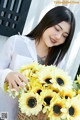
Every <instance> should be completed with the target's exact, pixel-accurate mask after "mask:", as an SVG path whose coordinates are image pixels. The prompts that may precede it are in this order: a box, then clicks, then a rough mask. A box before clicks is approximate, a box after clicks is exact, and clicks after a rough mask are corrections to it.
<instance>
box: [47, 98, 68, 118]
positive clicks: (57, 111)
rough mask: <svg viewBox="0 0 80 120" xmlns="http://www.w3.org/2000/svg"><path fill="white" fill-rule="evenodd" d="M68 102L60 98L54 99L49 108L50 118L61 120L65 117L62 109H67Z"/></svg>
mask: <svg viewBox="0 0 80 120" xmlns="http://www.w3.org/2000/svg"><path fill="white" fill-rule="evenodd" d="M65 103H66V100H65V99H61V98H60V97H59V98H57V99H56V100H54V99H52V100H51V104H50V107H49V114H48V117H49V118H50V120H61V117H62V116H63V112H62V111H61V109H62V108H63V107H65Z"/></svg>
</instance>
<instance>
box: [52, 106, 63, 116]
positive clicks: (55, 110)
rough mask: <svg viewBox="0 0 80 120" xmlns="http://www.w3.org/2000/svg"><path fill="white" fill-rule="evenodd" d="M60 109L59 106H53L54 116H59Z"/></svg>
mask: <svg viewBox="0 0 80 120" xmlns="http://www.w3.org/2000/svg"><path fill="white" fill-rule="evenodd" d="M60 109H61V106H59V105H54V106H53V111H54V113H55V114H57V115H59V114H60V113H61V112H60Z"/></svg>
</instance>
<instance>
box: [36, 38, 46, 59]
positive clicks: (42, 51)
mask: <svg viewBox="0 0 80 120" xmlns="http://www.w3.org/2000/svg"><path fill="white" fill-rule="evenodd" d="M35 45H36V51H37V54H38V56H40V57H41V58H43V57H44V56H47V54H48V47H47V46H46V45H45V43H44V42H43V41H42V40H40V42H39V43H38V42H35Z"/></svg>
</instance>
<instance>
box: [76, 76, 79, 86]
mask: <svg viewBox="0 0 80 120" xmlns="http://www.w3.org/2000/svg"><path fill="white" fill-rule="evenodd" d="M76 82H78V83H79V84H80V75H77V80H76Z"/></svg>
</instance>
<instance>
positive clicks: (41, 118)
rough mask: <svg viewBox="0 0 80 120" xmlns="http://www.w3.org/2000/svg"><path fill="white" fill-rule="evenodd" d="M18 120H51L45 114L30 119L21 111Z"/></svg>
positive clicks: (40, 113)
mask: <svg viewBox="0 0 80 120" xmlns="http://www.w3.org/2000/svg"><path fill="white" fill-rule="evenodd" d="M17 120H49V118H48V116H47V115H46V114H43V113H42V112H39V114H38V115H37V116H35V115H32V116H30V117H29V116H26V115H25V114H23V113H21V111H19V112H18V118H17Z"/></svg>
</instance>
